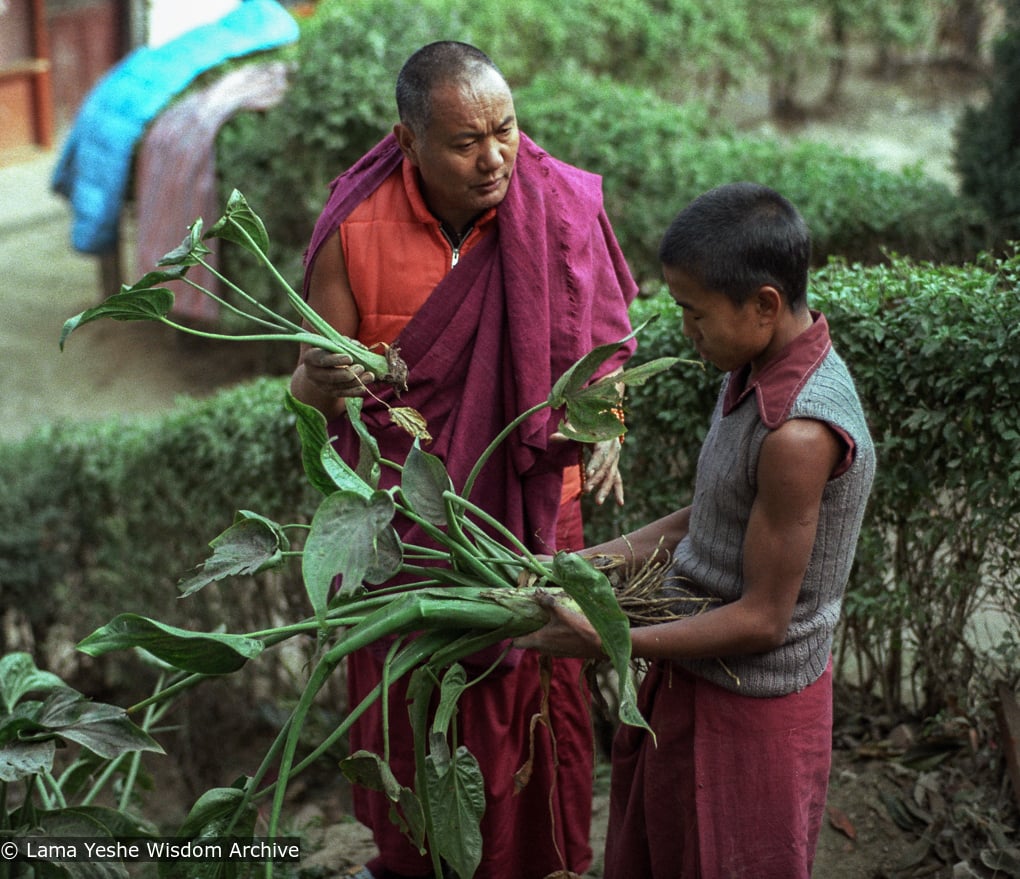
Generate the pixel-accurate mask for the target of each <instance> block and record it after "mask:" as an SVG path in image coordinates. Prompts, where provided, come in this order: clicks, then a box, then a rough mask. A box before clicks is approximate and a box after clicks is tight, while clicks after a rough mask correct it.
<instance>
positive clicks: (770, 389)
mask: <svg viewBox="0 0 1020 879" xmlns="http://www.w3.org/2000/svg"><path fill="white" fill-rule="evenodd" d="M811 317H812V318H814V321H813V323H812V324H811V326H810V327H809V328H808V329H806V330H804V332H803V333H801V334H800V335H798V336H797V337H796V338H795V339H793V341H791V342H790V343H789V344H788V345H787V346H786V347H785V348H783V350H782V351H780V352H779V354H778V355H777V356H776V357H775V358H774V359H773V360H771V361H770V362H769V363H767V364H766V365H765V368H764V369H762V370H761V372H759V373H758V375H757V376H756V377H755V379H754V381H752V382H750V383H748V381H747V377H748V375H749V373H750V370H751V367H750V364H748V365H747V366H742V367H741V368H740V369H738V370H735V371H734V372H732V373H730V376H729V384H728V385H727V386H726V397H725V398H724V400H723V415H724V416H726V415H729V414H730V413H731V412H732V411H733V410H734V409H735V408H736V407H737V406H738V405H739V404H740V403H741V402H742V401H743V400H744V398H745V397H747V396H748V395H749V394H751V393H754V394H755V396H756V398H757V401H758V413H759V415H760V416H761V420H762V423H763V424H764V425H765V426H766V427H767V428H769V430H775V429H776V428H777V427H779V425H781V424H782V423H783V422H784V421H786V419H787V417H788V416H789V413H790V408H791V407H792V406H793V402H794V400H796V399H797V395H798V394H799V393H800V391H801V389H802V388H803V387H804V385H805V384H806V383H807V380H808V379H809V378H810V377H811V375H812V373H813V372H814V371H815V370H816V369H818V366H819V365H820V364H821V362H822V360H824V359H825V355H826V354H828V353H829V350H830V349H831V348H832V340H831V339H830V338H829V323H828V321H827V320H826V319H825V315H823V314H822V313H821V312H818V311H812V312H811Z"/></svg>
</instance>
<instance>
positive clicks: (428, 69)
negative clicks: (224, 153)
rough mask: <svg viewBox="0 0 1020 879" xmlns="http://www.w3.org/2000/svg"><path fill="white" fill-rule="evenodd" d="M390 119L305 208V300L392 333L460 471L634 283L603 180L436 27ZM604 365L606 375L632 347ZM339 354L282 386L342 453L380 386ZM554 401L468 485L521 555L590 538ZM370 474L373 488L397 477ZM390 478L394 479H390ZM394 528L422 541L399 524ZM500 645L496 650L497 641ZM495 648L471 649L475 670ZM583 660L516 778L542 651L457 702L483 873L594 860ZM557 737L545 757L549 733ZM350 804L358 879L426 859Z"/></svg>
mask: <svg viewBox="0 0 1020 879" xmlns="http://www.w3.org/2000/svg"><path fill="white" fill-rule="evenodd" d="M396 97H397V109H398V114H399V119H400V121H399V123H397V124H396V125H395V126H394V128H393V131H392V133H391V134H389V135H388V136H387V137H385V138H384V139H383V140H382V141H381V142H380V143H379V144H378V145H377V146H376V147H374V148H373V149H372V150H371V151H370V152H369V153H367V154H366V155H365V156H364V157H362V159H360V160H359V161H358V162H357V163H356V164H355V165H354V166H352V167H351V168H350V169H349V170H348V171H347V172H345V173H344V174H342V175H341V176H340V177H339V178H338V179H337V180H336V181H334V183H333V186H332V193H331V195H330V198H329V200H328V202H327V204H326V206H325V208H324V210H323V212H322V214H321V216H320V218H319V220H318V222H317V224H316V228H315V230H314V232H313V235H312V240H311V243H310V245H309V248H308V252H307V256H306V276H305V290H306V295H307V298H308V301H309V303H310V304H311V305H312V306H313V307H314V308H315V309H316V310H317V311H318V312H319V314H321V315H322V316H323V317H325V318H326V319H327V320H328V321H329V322H330V323H331V324H332V325H333V326H334V327H336V328H337V329H338V330H339V331H341V332H342V333H344V334H345V335H348V336H351V337H354V338H357V339H359V340H360V341H362V342H363V343H365V344H366V345H370V346H374V345H383V344H385V345H391V344H396V345H397V346H399V349H400V354H401V356H402V358H403V359H404V361H405V362H406V364H407V366H408V376H409V377H408V387H407V389H406V390H405V391H403V392H402V393H401V394H400V398H399V405H404V406H411V407H414V408H415V409H417V410H418V411H420V412H421V413H422V414H423V415H424V416H425V418H426V419H427V422H428V429H429V432H430V434H431V435H432V437H433V442H432V443H431V444H429V446H428V451H429V452H430V453H432V454H435V455H438V456H439V457H440V458H441V459H442V460H443V462H444V464H445V466H446V468H447V471H448V473H449V474H450V477H451V479H452V480H453V483H454V486H455V487H457V488H458V489H460V488H462V487H463V486H464V483H465V480H466V477H467V475H468V473H469V472H470V470H471V468H472V467H473V466H474V464H475V462H476V461H477V460H478V458H479V456H480V454H481V452H482V451H483V450H484V449H485V448H486V446H488V445H489V443H490V442H491V440H492V439H493V438H494V437H495V436H496V435H497V434H498V433H499V432H500V431H501V430H502V429H503V427H504V426H505V425H506V424H508V423H509V422H510V421H511V420H512V419H513V418H514V417H516V416H517V415H518V414H520V413H521V412H523V411H525V410H527V409H528V408H530V407H531V406H533V405H535V404H536V403H540V402H542V401H543V400H545V399H546V397H547V396H548V394H549V391H550V389H551V387H552V384H553V383H554V382H555V380H556V379H557V378H559V376H560V375H561V374H562V373H563V372H564V371H565V370H566V369H567V367H569V366H570V365H571V364H572V363H574V362H575V361H576V360H577V359H579V358H580V357H582V356H583V355H584V354H586V353H587V352H588V351H590V350H591V349H592V348H593V347H595V346H597V345H600V344H603V343H607V342H613V341H618V340H620V339H623V338H624V337H625V336H627V335H628V334H629V333H630V329H631V328H630V323H629V320H628V315H627V309H628V305H629V304H630V302H631V301H632V299H633V298H634V296H635V295H636V293H637V286H636V284H635V282H634V280H633V278H632V276H631V273H630V271H629V269H628V267H627V264H626V261H625V259H624V257H623V255H622V253H621V252H620V248H619V245H618V243H617V241H616V238H615V235H614V233H613V230H612V228H611V225H610V223H609V220H608V218H607V216H606V213H605V209H604V207H603V203H602V193H601V181H600V179H599V178H598V177H596V176H595V175H593V174H590V173H587V172H585V171H582V170H579V169H577V168H573V167H571V166H569V165H567V164H565V163H563V162H561V161H558V160H557V159H555V158H553V157H551V156H550V155H548V154H547V153H546V152H545V151H543V150H542V149H541V148H540V147H539V146H537V145H536V144H535V143H534V142H532V141H531V140H530V139H529V138H528V137H527V136H526V135H524V134H523V133H522V132H521V131H520V130H519V128H518V125H517V116H516V112H515V108H514V102H513V97H512V94H511V91H510V89H509V87H508V85H507V83H506V81H505V80H504V78H503V76H502V75H501V74H500V72H499V70H498V69H497V68H496V66H495V65H494V64H493V62H492V61H491V60H490V59H489V58H488V57H487V56H486V55H485V54H484V53H482V52H481V51H479V50H478V49H476V48H474V47H472V46H469V45H467V44H464V43H457V42H448V41H444V42H440V43H433V44H430V45H428V46H425V47H424V48H422V49H420V50H418V52H416V53H415V54H414V55H412V56H411V58H410V59H408V61H407V62H406V63H405V65H404V67H403V68H402V70H401V72H400V74H399V77H398V80H397V88H396ZM632 350H633V343H627V344H626V345H624V346H622V347H621V348H620V350H619V352H618V354H617V355H616V356H615V357H613V358H611V359H610V360H609V361H607V363H606V364H604V366H603V368H602V370H601V372H600V375H611V374H612V373H613V372H614V371H616V370H618V369H619V368H620V367H621V366H622V364H623V363H624V362H625V360H626V358H627V357H628V356H629V355H630V354H631V353H632ZM375 379H376V376H373V375H371V374H369V373H364V372H363V371H362V370H361V368H360V367H357V366H352V365H351V363H350V361H349V360H347V359H345V358H343V357H339V356H337V355H333V354H329V353H327V352H324V351H321V350H318V349H314V348H304V349H302V351H301V354H300V358H299V362H298V364H297V367H296V369H295V371H294V375H293V378H292V382H291V387H292V391H293V393H294V394H295V396H296V397H297V398H298V399H300V400H302V401H304V402H306V403H309V404H310V405H313V406H315V407H316V408H318V409H319V410H320V411H322V412H323V413H324V414H325V415H326V417H327V419H329V431H330V435H331V436H335V437H336V440H335V445H336V448H337V450H338V451H339V453H340V454H341V455H342V456H344V458H345V459H346V460H348V461H350V462H356V460H357V454H358V441H357V437H356V436H355V435H354V431H353V430H352V429H351V427H350V425H349V423H348V421H347V418H346V415H345V414H344V411H345V410H344V406H345V404H344V399H345V398H346V397H348V396H352V395H364V394H365V387H366V386H368V387H371V390H372V395H376V396H378V397H379V398H381V399H383V400H386V401H390V402H393V400H394V393H395V392H394V390H393V389H392V388H389V387H387V386H384V385H382V384H380V383H378V382H375V384H373V382H374V381H375ZM372 395H366V396H365V399H364V409H363V416H362V420H363V421H364V422H365V424H366V425H367V427H368V429H369V430H370V432H371V433H372V434H373V435H374V436H375V437H376V439H377V441H378V443H379V446H380V451H381V454H382V455H383V457H384V458H388V459H392V460H395V461H398V462H400V461H403V460H404V458H405V456H406V454H407V452H408V450H409V447H410V442H411V441H410V438H409V437H408V436H407V435H406V434H405V433H404V432H403V431H402V430H400V429H398V428H394V427H392V426H391V425H390V423H389V419H388V417H387V415H386V413H385V410H384V407H383V406H382V405H381V404H380V403H379V402H378V401H377V400H376V399H375V398H374V397H373V396H372ZM561 416H562V413H549V412H548V411H542V412H541V413H539V414H538V415H535V416H534V417H532V418H530V419H529V420H528V421H527V422H525V424H524V425H523V426H522V427H521V428H520V429H519V430H517V431H516V432H515V433H514V434H513V435H512V436H511V437H510V438H509V439H508V440H507V441H506V442H504V443H503V444H502V445H501V446H500V447H499V450H498V452H497V453H496V454H495V455H494V456H493V457H492V458H491V459H490V460H489V462H488V464H487V465H486V466H485V467H484V468H483V470H482V472H481V475H480V477H479V479H478V480H477V481H476V483H475V485H474V488H473V490H472V493H471V499H472V501H474V502H476V503H478V504H479V505H480V506H482V507H483V508H484V509H486V510H487V511H488V512H489V513H490V514H492V515H493V516H495V517H496V518H497V519H498V520H499V521H501V522H502V523H503V524H504V525H506V526H507V527H508V528H509V529H510V530H511V531H513V533H514V534H515V535H517V537H518V538H520V539H521V540H522V541H524V542H525V543H526V544H527V545H528V546H529V547H530V548H532V549H533V550H534V551H537V552H542V553H550V552H553V551H555V550H558V549H577V548H580V547H581V545H582V543H583V534H582V531H581V520H580V512H579V498H580V495H581V483H582V472H581V468H580V466H579V460H580V458H579V448H578V446H577V445H576V444H574V443H572V442H568V441H566V440H565V439H564V438H563V436H562V435H561V434H559V433H558V430H557V428H558V425H559V422H560V420H561ZM619 448H620V446H619V443H618V442H617V441H616V440H615V439H614V440H612V441H610V442H606V443H601V444H598V445H597V446H596V447H595V449H594V450H593V452H592V454H591V455H590V458H589V460H588V463H587V470H586V473H585V474H584V475H585V476H586V477H587V479H586V483H587V488H588V490H590V491H592V492H594V494H595V499H596V501H597V502H599V503H601V502H603V501H604V500H606V498H607V497H609V496H610V495H612V496H613V497H615V499H616V501H617V502H619V503H622V501H623V490H622V483H621V480H620V476H619V472H618V468H617V462H618V456H619ZM384 469H387V472H385V473H384V476H383V483H382V487H388V486H389V485H392V484H393V483H394V482H395V481H396V478H397V476H396V474H395V473H394V472H392V471H389V470H388V468H384ZM387 480H388V481H387ZM396 524H397V529H398V531H399V532H400V533H401V536H402V537H403V538H404V539H405V540H407V541H409V542H414V543H424V542H426V538H425V536H424V535H423V534H421V532H420V530H419V529H417V528H415V527H413V526H412V525H411V524H410V523H409V522H405V521H400V522H397V523H396ZM506 646H507V647H509V645H506ZM387 647H388V645H385V644H379V645H375V647H374V648H372V649H367V650H365V651H362V652H360V653H358V654H356V655H354V656H352V657H351V658H350V662H349V671H348V683H349V697H350V702H351V704H352V705H353V704H357V703H358V702H359V701H360V700H361V698H362V697H363V696H364V695H365V694H367V693H368V692H369V691H370V690H371V689H372V688H373V687H374V686H376V685H377V684H378V683H379V681H380V679H381V669H382V666H381V658H382V657H383V656H384V655H385V650H386V648H387ZM501 653H502V651H497V652H493V653H491V654H487V655H485V656H478V657H475V658H474V660H475V661H471V660H468V661H467V662H466V663H465V664H466V666H467V668H468V672H469V675H471V674H477V673H478V672H480V671H481V670H484V669H486V668H488V667H489V665H490V664H491V663H492V662H493V661H494V660H495V659H497V658H498V657H499V656H500V655H501ZM579 671H580V664H579V663H578V661H576V660H573V659H566V660H555V664H554V667H553V674H552V683H551V697H550V704H551V715H552V717H551V720H552V726H553V730H552V733H553V735H554V739H553V738H552V737H550V735H549V733H548V732H547V731H545V730H544V729H543V728H541V727H540V728H539V732H538V736H537V743H536V744H537V749H538V753H537V756H536V759H535V772H534V775H533V776H532V778H531V780H530V782H529V784H528V785H527V786H526V787H525V789H524V790H523V792H522V793H520V794H519V795H515V794H514V784H513V775H514V773H515V772H516V771H517V770H518V769H519V768H520V767H521V765H522V764H523V763H524V762H525V760H526V759H527V757H528V746H529V729H530V723H531V719H532V717H533V716H534V715H535V714H536V713H537V712H538V711H539V710H540V707H541V698H542V693H541V688H540V677H539V664H538V658H537V656H536V654H534V653H532V652H526V651H521V650H517V649H510V650H509V652H507V653H506V655H505V656H504V657H503V659H502V661H501V662H500V665H499V668H498V669H497V671H496V672H495V674H492V675H490V676H488V677H487V678H485V680H484V681H483V682H482V683H480V684H479V685H478V686H473V687H471V688H469V690H468V691H467V692H466V694H465V695H464V696H463V697H462V699H461V701H460V703H459V714H458V725H459V729H458V741H459V742H460V743H462V744H464V745H466V746H467V748H468V749H469V750H470V751H471V752H472V753H473V754H474V756H475V757H476V758H477V759H478V761H479V764H480V766H481V769H482V773H483V775H484V777H485V788H486V812H485V816H484V818H483V821H482V833H483V847H484V848H483V855H482V862H481V865H480V867H479V869H478V871H477V872H476V874H475V876H476V877H477V879H542V877H545V876H547V875H548V874H550V873H552V872H555V871H558V870H570V871H574V872H576V873H583V872H584V871H585V870H586V869H587V868H588V866H589V865H590V863H591V859H592V853H591V847H590V845H589V842H588V834H589V825H590V818H591V812H590V810H591V793H592V768H593V766H592V764H593V753H592V751H593V745H592V738H593V737H592V732H591V727H590V717H589V713H588V704H589V703H588V696H587V694H586V693H583V692H582V690H581V689H580V687H579V684H578V681H579ZM405 694H406V689H405V688H404V687H403V686H400V685H397V686H393V687H391V690H390V711H389V717H390V730H389V733H390V747H391V752H390V756H391V766H392V768H393V769H394V771H395V773H396V775H397V777H398V778H399V779H400V780H401V782H402V783H404V784H410V783H411V782H412V778H413V754H412V747H411V731H410V726H409V723H408V720H407V706H406V699H405ZM554 743H555V754H554V753H553V744H554ZM351 748H352V750H355V749H367V750H370V751H373V752H376V753H382V748H383V738H382V728H381V707H379V706H378V704H377V705H376V707H375V708H374V709H373V710H371V711H369V712H368V713H367V714H366V715H365V716H364V717H363V718H362V719H361V720H359V722H358V723H357V724H356V725H355V726H354V728H353V729H352V732H351ZM354 797H355V812H356V815H357V817H358V819H359V820H360V821H362V822H363V823H364V824H366V825H367V826H368V827H370V828H371V830H372V832H373V834H374V837H375V841H376V843H377V845H378V848H379V856H378V857H377V858H376V859H374V860H373V861H371V862H370V863H369V864H367V865H366V867H365V870H364V871H363V873H362V875H363V876H365V877H374V879H393V877H403V876H409V877H411V876H415V877H416V876H422V877H424V876H429V875H431V861H430V859H428V858H423V857H422V856H421V855H420V854H419V852H418V851H417V849H416V848H415V847H413V846H412V845H411V844H410V843H409V842H408V841H407V840H406V839H405V838H404V836H403V835H402V833H401V832H400V831H399V830H398V828H397V827H396V826H395V825H393V824H392V822H391V821H390V819H389V810H390V805H389V802H388V801H387V800H386V799H385V798H384V797H382V796H381V795H378V794H375V793H373V792H371V791H366V790H363V789H360V788H359V789H356V790H355V794H354Z"/></svg>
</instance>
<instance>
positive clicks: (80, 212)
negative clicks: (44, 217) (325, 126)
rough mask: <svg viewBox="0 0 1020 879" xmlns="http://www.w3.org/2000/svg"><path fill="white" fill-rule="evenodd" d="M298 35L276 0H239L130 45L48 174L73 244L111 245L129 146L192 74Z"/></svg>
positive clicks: (99, 250)
mask: <svg viewBox="0 0 1020 879" xmlns="http://www.w3.org/2000/svg"><path fill="white" fill-rule="evenodd" d="M297 38H298V27H297V22H295V21H294V18H293V17H292V16H291V14H290V13H289V12H287V11H286V10H285V9H284V8H283V7H282V6H280V4H279V3H277V2H276V0H245V2H244V3H242V4H241V5H240V6H238V7H237V8H236V9H234V10H233V11H231V12H229V13H227V14H226V15H225V16H223V18H221V19H220V20H219V21H216V22H213V23H212V24H207V25H203V26H201V27H197V28H194V29H193V30H190V31H188V32H187V33H184V34H182V35H181V36H179V37H177V38H176V39H174V40H171V41H170V42H168V43H165V44H164V45H162V46H158V47H156V48H149V47H144V48H141V49H136V50H135V51H133V52H132V53H131V54H129V55H128V56H127V57H126V58H124V59H123V60H122V61H121V62H120V63H119V64H117V66H115V67H114V68H113V69H111V70H110V71H109V72H108V73H107V74H106V75H105V76H104V77H103V78H102V79H101V80H100V81H99V82H98V83H97V85H96V86H95V88H93V89H92V91H91V92H90V93H89V94H88V96H87V97H86V98H85V101H84V102H83V103H82V106H81V109H80V110H79V111H78V115H77V117H76V119H75V122H74V126H73V127H72V129H71V131H70V133H69V134H68V137H67V141H66V142H65V144H64V149H63V152H62V153H61V156H60V159H59V160H58V162H57V166H56V169H55V170H54V172H53V180H52V187H53V189H54V191H56V192H58V193H59V194H60V195H62V196H64V197H65V198H67V199H68V200H69V201H70V203H71V208H72V211H73V213H74V220H73V224H72V228H71V243H72V245H73V246H74V248H75V249H76V250H78V251H81V252H82V253H92V254H104V253H109V252H111V251H113V250H115V249H116V248H117V246H118V240H119V235H120V214H121V207H122V204H123V201H124V194H125V192H126V190H127V185H128V180H129V178H130V175H131V162H132V157H133V155H134V149H135V144H136V142H137V141H138V140H139V138H140V137H141V136H142V134H143V133H144V131H145V128H146V126H147V125H148V123H149V122H151V121H152V120H153V119H154V118H155V117H156V116H157V115H158V114H159V113H160V112H161V111H162V110H163V108H164V107H166V105H167V104H168V103H169V102H170V101H171V100H172V99H173V98H174V97H175V96H176V95H178V94H179V93H180V92H182V91H183V90H184V89H185V88H186V87H187V86H188V85H189V84H190V83H191V82H192V80H194V79H195V77H197V76H198V75H199V74H201V73H204V72H205V71H207V70H210V69H212V68H213V67H215V66H217V65H218V64H221V63H222V62H224V61H226V60H228V59H230V58H238V57H241V56H243V55H248V54H251V53H253V52H258V51H262V50H265V49H271V48H274V47H276V46H280V45H283V44H285V43H290V42H293V41H294V40H296V39H297Z"/></svg>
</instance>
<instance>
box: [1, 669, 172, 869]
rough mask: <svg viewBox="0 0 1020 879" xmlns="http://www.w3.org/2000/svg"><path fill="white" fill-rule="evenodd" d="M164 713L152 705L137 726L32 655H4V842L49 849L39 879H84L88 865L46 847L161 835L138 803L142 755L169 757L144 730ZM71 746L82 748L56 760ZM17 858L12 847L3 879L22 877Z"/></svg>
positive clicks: (36, 864) (37, 862)
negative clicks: (41, 665) (64, 842)
mask: <svg viewBox="0 0 1020 879" xmlns="http://www.w3.org/2000/svg"><path fill="white" fill-rule="evenodd" d="M161 710H162V709H161V707H160V706H157V705H156V704H155V703H153V704H151V705H150V706H149V708H148V709H147V710H146V712H145V717H144V720H143V722H142V725H141V726H137V725H135V724H134V723H133V722H132V721H131V720H130V719H129V718H128V715H127V712H125V710H124V709H123V708H119V707H117V706H115V705H107V704H105V703H102V702H93V701H91V700H89V699H87V698H86V697H85V696H84V695H82V694H81V693H79V692H78V691H77V690H75V689H73V688H72V687H70V686H69V685H68V684H66V683H65V682H64V681H63V680H62V679H61V678H60V677H58V676H57V675H55V674H53V673H52V672H48V671H43V670H40V669H38V668H37V667H36V665H35V662H34V661H33V659H32V657H31V656H30V655H29V654H27V653H20V652H18V653H9V654H7V655H5V656H3V657H0V844H3V845H5V846H6V847H16V846H17V845H18V841H25V840H29V839H30V840H32V841H33V842H34V843H37V844H38V847H39V851H40V852H41V854H40V855H39V856H38V858H36V857H35V856H33V861H32V867H33V869H34V875H35V876H36V877H38V879H49V877H61V879H63V877H67V876H70V877H72V879H78V877H84V876H85V875H88V873H87V870H88V866H89V865H86V864H79V863H75V862H73V861H60V863H59V864H58V862H57V858H58V857H59V854H55V855H54V859H53V860H49V859H47V857H46V854H45V852H46V847H45V843H46V841H47V840H52V839H58V838H60V839H66V838H69V837H87V838H89V839H94V840H97V841H102V840H107V841H111V842H112V841H114V840H116V839H118V838H123V837H143V836H149V835H152V834H153V833H155V828H153V827H152V826H151V825H149V823H148V822H146V821H145V820H144V819H142V818H141V817H138V816H136V814H135V803H134V801H133V798H134V796H135V793H136V787H137V781H138V779H139V773H140V770H141V756H142V754H143V753H144V752H147V751H150V752H155V753H159V754H162V753H163V749H162V748H161V747H160V746H159V745H158V744H157V743H156V741H155V740H154V739H153V738H152V737H151V736H150V735H149V734H148V732H146V729H147V728H151V725H152V724H153V723H154V722H155V721H156V719H157V718H158V716H159V714H160V713H161ZM70 748H76V749H77V750H76V751H75V752H73V753H71V754H70V756H65V754H64V753H60V757H61V758H62V759H58V752H63V751H65V749H70ZM111 801H112V802H113V805H110V802H111ZM11 852H13V848H5V849H4V856H3V858H2V859H0V879H7V877H9V876H13V875H20V874H18V873H17V872H16V871H17V870H19V869H20V867H21V866H22V864H20V863H18V862H17V861H15V860H13V859H11V858H10V857H8V855H9V854H10V853H11Z"/></svg>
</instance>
